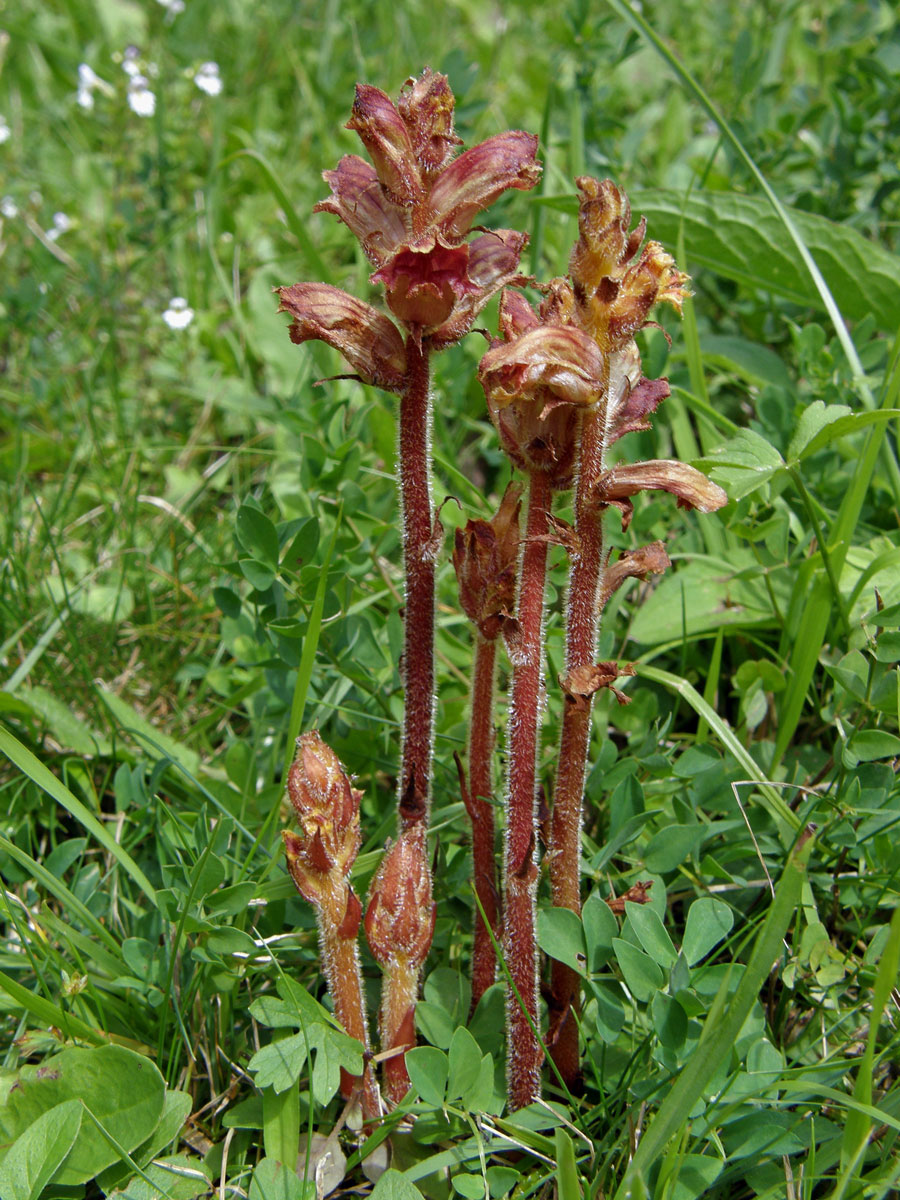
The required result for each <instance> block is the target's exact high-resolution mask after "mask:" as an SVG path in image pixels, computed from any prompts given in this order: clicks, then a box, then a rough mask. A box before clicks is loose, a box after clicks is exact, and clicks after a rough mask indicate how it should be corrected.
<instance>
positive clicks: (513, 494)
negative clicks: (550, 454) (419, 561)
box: [453, 483, 522, 641]
mask: <svg viewBox="0 0 900 1200" xmlns="http://www.w3.org/2000/svg"><path fill="white" fill-rule="evenodd" d="M521 496H522V487H521V485H520V484H515V483H510V484H509V485H508V486H507V488H506V491H505V492H504V493H503V499H502V500H501V502H500V507H499V509H498V510H497V513H496V515H495V516H494V517H493V518H492V519H491V520H490V521H482V520H471V521H467V522H466V527H465V529H457V530H456V536H455V544H454V547H453V567H454V570H455V571H456V578H457V582H458V584H459V599H460V603H461V604H462V607H463V611H464V612H465V614H466V616H467V617H468V618H469V620H471V621H473V622H474V623H475V624H476V625H477V626H478V630H479V632H480V633H481V636H482V637H484V638H487V640H488V641H494V640H495V639H496V638H498V637H499V636H500V634H501V633H502V632H503V631H504V629H505V628H507V627H508V626H509V624H510V622H512V620H513V616H512V613H513V610H514V608H515V601H516V568H517V564H518V558H519V511H520V509H521Z"/></svg>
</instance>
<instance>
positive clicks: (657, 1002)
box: [650, 992, 687, 1051]
mask: <svg viewBox="0 0 900 1200" xmlns="http://www.w3.org/2000/svg"><path fill="white" fill-rule="evenodd" d="M650 1015H651V1017H652V1018H653V1028H654V1029H655V1030H656V1035H657V1037H658V1038H659V1040H660V1041H661V1042H662V1044H663V1045H664V1046H665V1047H667V1048H668V1049H669V1050H676V1051H677V1050H680V1049H681V1047H682V1046H683V1045H684V1039H685V1037H686V1036H687V1013H686V1012H685V1011H684V1009H683V1008H682V1007H681V1005H680V1004H679V1003H678V1001H677V1000H675V999H673V997H672V996H667V995H666V993H665V992H657V993H656V995H655V996H654V997H653V1000H652V1001H651V1002H650Z"/></svg>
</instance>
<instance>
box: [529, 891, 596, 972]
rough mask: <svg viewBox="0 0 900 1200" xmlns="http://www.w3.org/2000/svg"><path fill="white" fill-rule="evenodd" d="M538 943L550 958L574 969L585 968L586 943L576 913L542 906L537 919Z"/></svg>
mask: <svg viewBox="0 0 900 1200" xmlns="http://www.w3.org/2000/svg"><path fill="white" fill-rule="evenodd" d="M537 939H538V945H539V946H540V948H541V949H542V950H543V951H544V953H545V954H548V955H549V956H550V957H551V958H555V959H557V960H558V961H559V962H563V963H565V964H566V966H569V967H571V968H572V969H573V970H574V971H578V972H579V973H580V974H582V975H583V974H584V973H585V971H586V970H587V945H586V944H585V938H584V928H583V926H582V924H581V918H580V917H579V916H578V914H577V913H574V912H572V910H571V909H568V908H542V909H541V910H540V911H539V912H538V919H537Z"/></svg>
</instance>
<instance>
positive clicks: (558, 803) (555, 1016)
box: [548, 412, 604, 1085]
mask: <svg viewBox="0 0 900 1200" xmlns="http://www.w3.org/2000/svg"><path fill="white" fill-rule="evenodd" d="M603 453H604V444H603V418H602V414H601V413H597V412H594V413H591V414H590V415H589V416H587V417H586V418H585V420H584V424H583V426H582V439H581V465H580V470H579V478H578V488H577V492H576V496H575V532H576V534H577V538H578V547H579V549H578V555H577V557H576V558H575V559H574V561H573V563H572V569H571V573H570V575H569V595H568V602H567V607H566V671H567V672H570V671H573V670H575V669H576V668H578V667H584V666H589V665H590V664H592V663H593V661H594V655H595V653H596V648H597V627H598V624H599V611H598V603H597V600H598V591H599V587H600V576H601V572H602V568H603V525H602V517H601V516H600V514H599V513H598V512H597V510H596V507H595V506H593V505H590V504H589V503H588V499H587V496H588V489H589V486H590V484H591V483H592V482H593V481H594V480H595V479H596V478H597V476H598V475H599V474H600V472H601V471H602V469H603ZM591 700H592V697H590V696H587V697H584V698H582V699H581V702H580V703H574V702H573V701H572V699H571V698H570V697H568V696H567V697H566V701H565V709H564V711H563V719H562V734H561V737H560V746H559V762H558V766H557V773H556V788H555V792H554V796H553V816H552V820H551V826H550V848H551V855H550V886H551V890H552V894H553V903H554V905H556V906H557V907H560V908H569V909H571V910H572V912H576V913H580V912H581V880H580V862H581V819H582V797H583V794H584V781H585V774H586V770H587V757H588V745H589V743H590V737H591ZM579 991H580V989H579V978H578V975H577V973H576V972H575V971H573V970H572V968H571V967H567V966H566V965H565V964H564V963H561V962H558V961H557V960H556V959H554V960H553V964H552V967H551V976H550V1009H551V1035H550V1038H549V1039H548V1040H549V1045H550V1053H551V1055H552V1056H553V1061H554V1062H555V1063H556V1066H557V1068H558V1070H559V1072H560V1074H561V1075H562V1077H563V1079H564V1080H565V1081H566V1084H569V1085H571V1084H573V1083H574V1082H575V1081H576V1079H577V1077H578V1071H579V1056H578V1024H577V1020H576V1018H577V1015H578V1011H579V1007H580V995H579Z"/></svg>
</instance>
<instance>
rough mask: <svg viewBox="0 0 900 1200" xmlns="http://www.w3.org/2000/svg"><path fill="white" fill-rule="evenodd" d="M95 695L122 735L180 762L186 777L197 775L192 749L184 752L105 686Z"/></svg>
mask: <svg viewBox="0 0 900 1200" xmlns="http://www.w3.org/2000/svg"><path fill="white" fill-rule="evenodd" d="M98 695H99V696H100V699H101V700H102V701H103V703H104V705H105V706H106V707H107V708H108V709H109V711H110V713H112V715H113V717H114V718H115V720H116V722H117V723H118V724H119V725H120V726H121V727H122V729H123V730H124V731H125V732H126V733H131V734H134V735H136V737H137V739H138V741H139V742H140V745H141V747H142V749H144V750H146V751H155V752H156V753H157V754H159V755H160V756H161V757H165V758H171V759H172V760H173V761H174V762H177V763H180V764H181V766H183V767H184V769H185V770H186V771H187V773H188V774H189V775H196V774H197V772H198V771H199V769H200V755H199V754H198V753H197V751H196V750H190V749H188V747H187V746H185V745H183V744H182V743H181V742H179V741H176V739H175V738H173V737H170V736H169V735H168V734H167V733H163V731H162V730H161V729H157V728H156V727H155V726H154V725H151V724H150V722H149V721H148V720H147V719H146V718H145V717H142V716H141V714H140V713H139V712H138V711H137V709H136V708H133V707H132V706H131V705H130V704H129V703H128V701H127V700H123V699H122V697H121V696H117V695H116V693H115V692H111V691H109V690H108V689H107V688H106V687H105V686H103V687H100V688H99V689H98Z"/></svg>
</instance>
